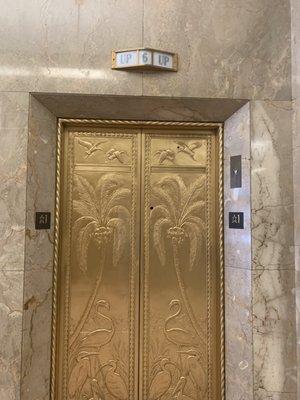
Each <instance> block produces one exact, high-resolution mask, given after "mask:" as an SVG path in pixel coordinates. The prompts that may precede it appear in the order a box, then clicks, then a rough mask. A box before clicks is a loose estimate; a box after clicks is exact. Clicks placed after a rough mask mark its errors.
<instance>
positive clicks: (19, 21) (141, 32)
mask: <svg viewBox="0 0 300 400" xmlns="http://www.w3.org/2000/svg"><path fill="white" fill-rule="evenodd" d="M0 6H1V16H0V27H1V28H0V33H1V34H0V48H1V66H0V90H2V91H4V90H9V91H11V90H14V91H47V92H62V93H63V92H74V93H102V94H103V93H110V94H127V95H128V94H132V95H137V94H143V95H147V96H148V95H155V96H157V95H158V96H184V97H186V96H192V97H202V98H203V97H228V98H232V97H233V98H270V99H277V100H278V99H290V96H291V83H290V9H289V1H288V0H247V1H246V3H245V2H244V1H243V2H241V1H240V0H221V1H211V0H203V1H197V0H172V1H170V0H164V1H161V0H145V1H142V0H118V1H117V2H111V1H110V2H107V1H105V0H100V1H99V0H80V1H79V0H64V1H61V0H50V1H47V2H30V3H28V2H24V1H23V0H17V1H15V2H13V3H9V2H7V1H6V0H1V2H0ZM139 46H151V47H157V48H161V49H165V50H170V51H175V52H178V53H179V57H180V58H179V60H180V61H179V71H178V73H158V74H157V73H156V74H153V73H150V74H141V73H136V72H129V73H128V72H124V71H113V70H111V69H110V65H111V50H112V49H127V48H133V47H139Z"/></svg>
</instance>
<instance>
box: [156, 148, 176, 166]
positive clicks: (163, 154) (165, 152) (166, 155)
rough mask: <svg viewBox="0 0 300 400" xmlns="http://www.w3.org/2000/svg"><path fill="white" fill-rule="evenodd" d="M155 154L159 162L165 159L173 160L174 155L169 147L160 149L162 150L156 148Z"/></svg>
mask: <svg viewBox="0 0 300 400" xmlns="http://www.w3.org/2000/svg"><path fill="white" fill-rule="evenodd" d="M155 156H158V157H159V164H162V163H163V162H164V161H166V160H168V161H171V162H174V160H175V156H176V155H175V153H174V151H173V150H171V149H162V150H158V151H157V152H156V153H155Z"/></svg>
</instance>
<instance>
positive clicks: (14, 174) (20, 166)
mask: <svg viewBox="0 0 300 400" xmlns="http://www.w3.org/2000/svg"><path fill="white" fill-rule="evenodd" d="M27 121H28V94H20V93H0V248H1V253H0V270H4V269H6V270H23V269H24V243H25V207H26V206H25V196H26V194H25V193H26V167H27V166H26V151H27Z"/></svg>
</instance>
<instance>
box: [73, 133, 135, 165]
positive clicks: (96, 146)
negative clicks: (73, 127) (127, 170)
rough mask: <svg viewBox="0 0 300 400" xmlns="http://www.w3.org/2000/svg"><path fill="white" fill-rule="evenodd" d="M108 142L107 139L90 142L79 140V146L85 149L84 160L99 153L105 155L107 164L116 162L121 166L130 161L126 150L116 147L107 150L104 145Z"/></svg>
mask: <svg viewBox="0 0 300 400" xmlns="http://www.w3.org/2000/svg"><path fill="white" fill-rule="evenodd" d="M107 142H108V140H107V139H102V140H97V141H95V142H90V141H87V140H82V139H79V138H77V143H78V144H79V146H80V148H82V149H83V154H84V156H83V158H84V160H86V159H89V158H93V156H95V155H97V154H98V153H99V152H101V153H103V156H104V160H105V163H109V162H112V161H114V160H115V161H117V162H118V163H120V164H124V163H125V162H126V161H128V160H129V155H128V153H127V151H126V150H123V149H118V148H115V147H111V148H107V146H104V144H105V143H107Z"/></svg>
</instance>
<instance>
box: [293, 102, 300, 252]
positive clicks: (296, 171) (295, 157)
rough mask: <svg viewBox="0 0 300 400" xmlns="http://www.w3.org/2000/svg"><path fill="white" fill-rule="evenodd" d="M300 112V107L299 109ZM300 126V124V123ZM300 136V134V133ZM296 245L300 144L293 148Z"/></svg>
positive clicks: (299, 238) (299, 232) (299, 213)
mask: <svg viewBox="0 0 300 400" xmlns="http://www.w3.org/2000/svg"><path fill="white" fill-rule="evenodd" d="M299 114H300V109H299ZM299 128H300V124H299ZM299 136H300V134H299ZM293 165H294V215H295V216H294V228H295V245H298V246H299V245H300V146H299V147H295V148H294V150H293Z"/></svg>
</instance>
